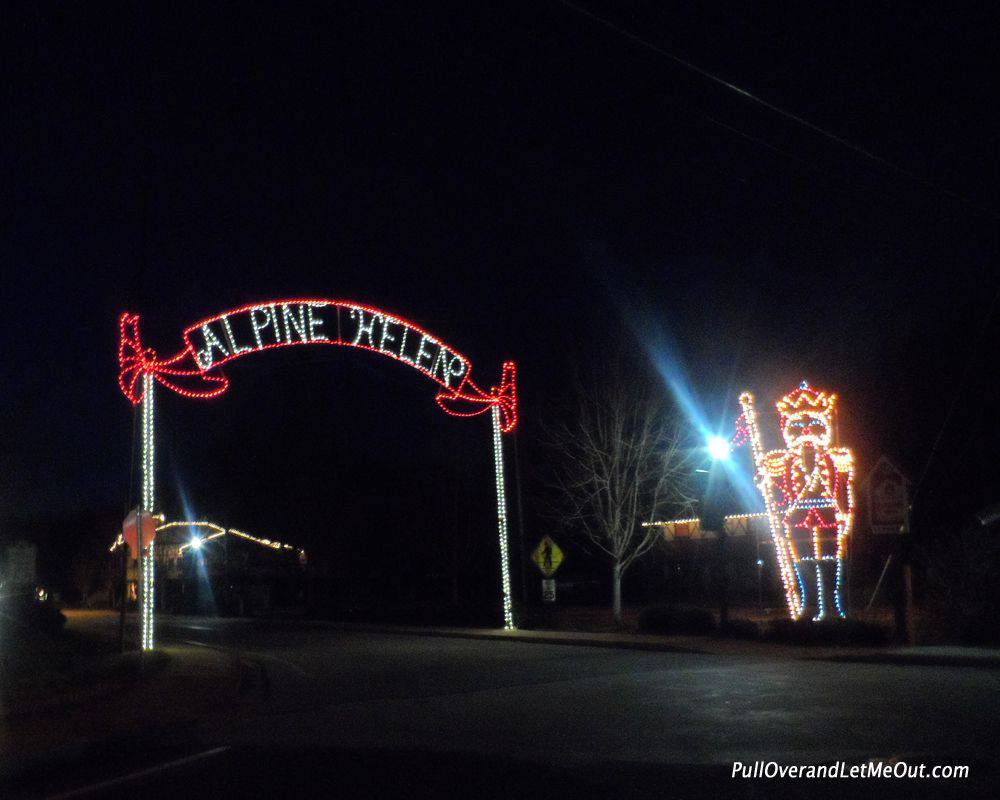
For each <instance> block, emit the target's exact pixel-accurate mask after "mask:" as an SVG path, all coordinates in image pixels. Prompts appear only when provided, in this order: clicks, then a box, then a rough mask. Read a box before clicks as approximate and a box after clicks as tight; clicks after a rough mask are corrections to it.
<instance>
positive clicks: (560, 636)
mask: <svg viewBox="0 0 1000 800" xmlns="http://www.w3.org/2000/svg"><path fill="white" fill-rule="evenodd" d="M327 624H329V625H330V626H332V627H336V628H339V629H341V630H345V631H357V632H359V633H361V632H364V633H395V634H406V635H411V636H440V637H447V638H458V639H487V640H497V641H510V642H526V643H533V644H557V645H575V646H581V647H612V648H621V649H627V650H653V651H660V652H670V653H701V654H708V655H722V656H740V657H751V658H771V659H791V660H800V661H845V662H856V663H869V664H898V665H903V666H908V665H909V666H944V667H980V668H986V669H1000V649H995V648H989V647H958V646H933V647H932V646H921V647H892V646H890V647H834V646H799V645H791V644H777V643H772V642H759V641H752V640H746V639H735V638H718V637H712V636H662V635H656V634H641V633H587V632H582V631H547V630H516V631H507V630H503V629H502V628H444V627H418V626H406V625H369V624H363V623H347V622H343V623H341V622H330V623H327Z"/></svg>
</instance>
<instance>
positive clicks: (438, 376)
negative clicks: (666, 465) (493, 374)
mask: <svg viewBox="0 0 1000 800" xmlns="http://www.w3.org/2000/svg"><path fill="white" fill-rule="evenodd" d="M332 324H335V325H336V330H333V329H332V328H331V325H332ZM345 324H346V327H347V328H349V329H350V328H353V333H354V335H353V336H345V333H344V328H345ZM119 326H120V337H119V345H118V363H119V376H118V384H119V386H120V387H121V390H122V393H123V394H124V395H125V396H126V397H127V398H128V399H129V400H130V401H131V402H132V403H133V404H138V403H140V402H141V401H142V397H143V389H142V376H143V375H146V374H150V375H152V376H153V377H154V378H155V379H156V380H157V381H158V382H159V383H161V384H162V385H164V386H166V387H167V388H169V389H171V390H172V391H174V392H176V393H177V394H180V395H182V396H184V397H194V398H209V397H217V396H218V395H220V394H222V393H223V392H225V391H226V389H227V388H228V387H229V380H228V378H227V377H226V376H225V375H224V374H222V373H221V372H219V371H218V368H219V367H221V366H222V365H223V364H225V363H227V362H229V361H232V360H233V359H235V358H239V357H240V356H242V355H246V354H248V353H256V352H259V351H262V350H270V349H273V348H276V347H288V346H292V345H300V344H333V345H340V346H344V347H355V348H359V349H362V350H370V351H372V352H376V353H381V354H382V355H387V356H389V357H391V358H394V359H396V360H397V361H402V362H403V363H405V364H408V365H409V366H411V367H413V368H415V369H417V370H418V371H420V372H422V373H423V374H424V375H426V376H427V377H429V378H431V379H432V380H433V381H435V382H436V383H437V384H438V385H439V386H440V387H441V388H440V389H439V391H438V394H437V396H436V398H435V400H436V402H437V404H438V406H440V407H441V409H442V410H443V411H444V412H445V413H447V414H450V415H452V416H456V417H471V416H476V415H478V414H483V413H486V412H487V411H489V410H490V409H491V408H493V407H494V406H496V407H497V408H498V409H499V411H500V419H501V430H502V431H503V432H504V433H509V432H510V431H512V430H514V427H515V426H516V425H517V390H516V373H515V367H514V362H512V361H507V362H504V364H503V370H502V374H501V380H500V385H499V386H498V387H493V388H492V389H490V391H488V392H487V391H484V390H483V389H481V388H480V387H479V386H478V385H477V384H476V383H475V382H474V381H473V380H472V378H471V377H470V376H469V372H470V371H471V362H470V361H469V360H468V359H467V358H466V357H465V356H463V355H462V354H461V353H459V352H458V351H457V350H454V349H453V348H451V347H450V346H449V345H447V344H445V343H444V342H443V341H442V340H441V339H439V338H437V337H436V336H433V335H432V334H430V333H428V332H427V331H426V330H424V329H423V328H421V327H420V326H419V325H416V324H414V323H413V322H410V321H409V320H407V319H405V318H403V317H399V316H397V315H395V314H391V313H389V312H386V311H383V310H381V309H378V308H375V307H373V306H367V305H362V304H359V303H354V302H351V301H347V300H327V299H322V298H295V299H291V300H275V301H268V302H264V303H252V304H248V305H245V306H240V307H239V308H234V309H231V310H230V311H226V312H224V313H221V314H216V315H215V316H213V317H208V318H207V319H204V320H202V321H200V322H197V323H195V324H194V325H191V326H189V327H188V328H186V329H185V330H184V333H183V336H184V343H185V347H184V349H183V350H182V351H181V352H179V353H177V354H176V355H174V356H172V357H170V358H168V359H160V358H157V356H156V352H155V351H154V350H152V349H149V348H144V347H143V346H142V343H141V340H140V338H139V316H138V315H137V314H130V313H128V312H126V313H124V314H122V315H121V318H120V320H119ZM237 330H239V335H237ZM192 337H194V339H201V341H202V346H201V347H198V346H197V344H196V342H195V341H193V339H192ZM217 355H218V356H219V357H216V356H217Z"/></svg>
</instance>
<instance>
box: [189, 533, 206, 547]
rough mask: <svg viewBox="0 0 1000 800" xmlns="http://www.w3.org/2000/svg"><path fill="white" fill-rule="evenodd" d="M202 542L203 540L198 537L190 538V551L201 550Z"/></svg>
mask: <svg viewBox="0 0 1000 800" xmlns="http://www.w3.org/2000/svg"><path fill="white" fill-rule="evenodd" d="M204 541H205V540H204V539H202V538H201V537H200V536H192V537H191V542H190V545H191V549H192V550H201V545H202V543H203V542H204Z"/></svg>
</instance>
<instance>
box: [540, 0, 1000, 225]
mask: <svg viewBox="0 0 1000 800" xmlns="http://www.w3.org/2000/svg"><path fill="white" fill-rule="evenodd" d="M555 2H557V3H559V4H560V5H562V6H565V7H566V8H568V9H570V10H571V11H574V12H576V13H577V14H579V15H580V16H583V17H587V18H588V19H590V20H591V21H593V22H596V23H597V24H598V25H601V26H603V27H605V28H607V29H608V30H611V31H614V32H615V33H617V34H618V35H619V36H622V37H624V38H626V39H628V40H629V41H631V42H634V43H635V44H637V45H639V46H641V47H644V48H646V49H647V50H650V51H652V52H654V53H656V54H657V55H660V56H663V57H664V58H667V59H669V60H670V61H673V62H674V63H675V64H678V65H680V66H682V67H684V68H685V69H687V70H689V71H690V72H694V73H695V74H697V75H700V76H701V77H703V78H705V79H706V80H709V81H711V82H712V83H715V84H717V85H719V86H722V87H723V88H725V89H728V90H729V91H731V92H733V93H735V94H737V95H739V96H740V97H742V98H744V99H746V100H749V101H750V102H752V103H756V104H757V105H759V106H761V107H762V108H766V109H767V110H768V111H771V112H772V113H774V114H777V115H778V116H780V117H783V118H784V119H787V120H789V121H791V122H794V123H795V124H797V125H799V126H801V127H803V128H806V129H807V130H810V131H812V132H813V133H816V134H819V135H820V136H822V137H823V138H825V139H828V140H829V141H831V142H834V143H835V144H838V145H840V146H841V147H843V148H845V149H847V150H850V151H852V152H854V153H856V154H857V155H860V156H862V157H864V158H867V159H868V160H870V161H872V162H874V163H876V164H879V165H880V166H882V167H884V168H885V169H887V170H889V171H891V172H894V173H896V174H897V175H901V176H903V177H905V178H908V179H909V180H911V181H914V182H915V183H919V184H920V185H922V186H924V187H926V188H928V189H932V190H934V191H938V192H941V193H942V194H944V195H946V196H948V197H950V198H951V199H953V200H955V201H957V202H959V203H962V204H963V205H966V206H968V207H969V208H972V209H974V210H975V211H978V212H979V213H980V214H985V215H986V216H989V217H992V218H993V219H995V220H1000V212H997V211H995V210H994V209H992V208H989V207H987V206H983V205H980V204H979V203H976V202H975V201H973V200H970V199H969V198H967V197H965V196H963V195H960V194H958V193H957V192H954V191H952V190H951V189H948V188H946V187H944V186H939V185H938V184H936V183H933V182H931V181H929V180H927V179H926V178H923V177H921V176H920V175H918V174H916V173H915V172H911V171H910V170H908V169H906V168H904V167H900V166H898V165H896V164H894V163H893V162H891V161H888V160H886V159H885V158H882V156H880V155H877V154H876V153H873V152H872V151H871V150H868V149H866V148H864V147H861V146H860V145H857V144H855V143H854V142H852V141H850V140H848V139H845V138H844V137H843V136H838V135H837V134H835V133H832V132H831V131H828V130H826V128H823V127H821V126H819V125H816V124H815V123H813V122H810V121H809V120H807V119H805V118H804V117H800V116H799V115H798V114H795V113H793V112H792V111H789V110H788V109H785V108H782V107H781V106H777V105H775V104H774V103H770V102H768V101H767V100H765V99H764V98H762V97H758V96H757V95H755V94H753V93H752V92H749V91H747V90H746V89H744V88H742V87H741V86H737V85H736V84H735V83H731V82H730V81H727V80H725V79H724V78H720V77H719V76H718V75H715V74H713V73H711V72H709V71H708V70H707V69H703V68H702V67H699V66H698V65H697V64H694V63H692V62H690V61H688V60H687V59H684V58H681V57H680V56H678V55H675V54H674V53H671V52H670V51H669V50H666V49H664V48H663V47H661V46H659V45H657V44H654V43H653V42H650V41H649V40H647V39H643V38H642V37H641V36H639V35H637V34H635V33H632V31H630V30H628V29H627V28H623V27H622V26H621V25H618V24H617V23H615V22H612V21H611V20H609V19H607V18H606V17H602V16H600V15H598V14H595V13H594V12H593V11H590V10H589V9H586V8H583V7H582V6H579V5H577V4H576V3H573V2H571V0H555Z"/></svg>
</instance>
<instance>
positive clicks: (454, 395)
mask: <svg viewBox="0 0 1000 800" xmlns="http://www.w3.org/2000/svg"><path fill="white" fill-rule="evenodd" d="M435 400H437V404H438V405H439V406H441V408H442V409H444V410H445V411H446V412H447V413H449V414H452V415H454V416H456V417H474V416H475V415H476V414H484V413H486V412H487V411H489V410H491V409H492V408H493V406H496V407H497V408H499V409H500V430H501V431H503V432H504V433H510V432H511V431H512V430H514V427H515V426H516V425H517V384H516V374H515V370H514V362H513V361H504V362H503V372H502V373H501V376H500V386H499V387H497V386H494V387H493V388H492V389H490V390H489V391H488V392H484V391H483V390H482V389H480V388H479V387H478V386H476V384H475V383H473V382H472V380H465V381H464V382H463V383H462V385H461V386H460V387H458V388H457V389H451V390H442V391H440V392H438V395H437V397H436V398H435ZM463 403H472V404H473V408H471V409H469V408H462V404H463ZM453 404H454V405H453ZM456 406H457V408H456Z"/></svg>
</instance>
